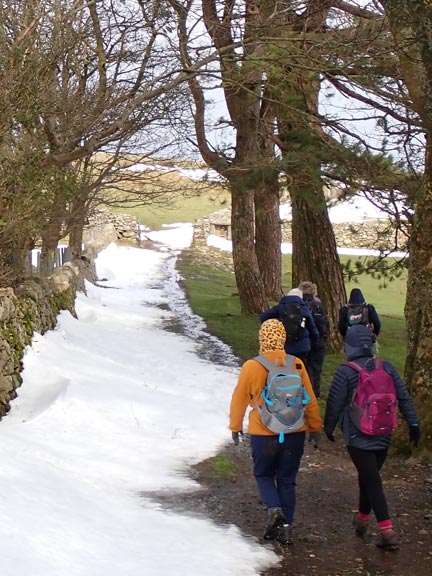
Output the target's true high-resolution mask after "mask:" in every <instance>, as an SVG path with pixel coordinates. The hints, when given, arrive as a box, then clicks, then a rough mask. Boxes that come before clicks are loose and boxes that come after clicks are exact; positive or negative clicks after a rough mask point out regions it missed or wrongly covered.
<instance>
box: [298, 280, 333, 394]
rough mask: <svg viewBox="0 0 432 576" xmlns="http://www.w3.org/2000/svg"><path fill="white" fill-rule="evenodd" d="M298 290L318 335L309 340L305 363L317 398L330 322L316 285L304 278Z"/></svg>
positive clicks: (319, 392)
mask: <svg viewBox="0 0 432 576" xmlns="http://www.w3.org/2000/svg"><path fill="white" fill-rule="evenodd" d="M299 290H301V291H302V293H303V300H304V302H306V305H307V306H308V308H309V310H310V311H311V313H312V317H313V319H314V321H315V325H316V327H317V330H318V335H319V338H318V340H316V341H311V349H310V352H309V356H308V364H307V369H308V373H309V377H310V379H311V382H312V386H313V389H314V392H315V396H316V397H317V398H319V397H320V395H321V372H322V368H323V364H324V358H325V350H326V340H327V338H328V335H329V332H330V324H329V321H328V317H327V312H326V310H325V307H324V304H323V303H322V302H321V300H320V299H319V298H318V289H317V285H316V284H314V283H313V282H310V281H309V280H305V281H303V282H301V283H300V284H299Z"/></svg>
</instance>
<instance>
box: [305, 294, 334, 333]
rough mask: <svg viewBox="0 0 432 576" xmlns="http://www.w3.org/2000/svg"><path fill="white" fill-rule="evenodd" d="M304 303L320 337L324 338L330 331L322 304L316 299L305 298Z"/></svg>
mask: <svg viewBox="0 0 432 576" xmlns="http://www.w3.org/2000/svg"><path fill="white" fill-rule="evenodd" d="M306 304H307V305H308V307H309V310H310V311H311V314H312V318H313V319H314V321H315V326H316V327H317V330H318V333H319V335H320V338H325V337H326V336H328V334H329V332H330V323H329V320H328V317H327V314H326V311H325V310H324V306H323V305H322V304H321V302H318V301H317V300H312V299H311V300H306Z"/></svg>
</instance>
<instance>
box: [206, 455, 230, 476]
mask: <svg viewBox="0 0 432 576" xmlns="http://www.w3.org/2000/svg"><path fill="white" fill-rule="evenodd" d="M206 463H207V464H208V466H209V468H210V472H211V475H212V476H213V477H214V478H215V479H220V480H223V479H226V478H228V479H232V478H235V476H236V474H237V463H236V462H235V461H234V460H233V459H231V458H228V457H227V456H224V455H218V456H215V457H214V458H209V459H208V460H206Z"/></svg>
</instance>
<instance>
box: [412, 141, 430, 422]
mask: <svg viewBox="0 0 432 576" xmlns="http://www.w3.org/2000/svg"><path fill="white" fill-rule="evenodd" d="M430 138H432V133H431V134H430V137H429V141H431V140H430ZM431 230H432V150H431V147H430V146H429V147H428V150H427V155H426V168H425V186H424V194H422V195H421V197H419V198H418V203H417V207H416V211H415V215H414V218H413V227H412V232H411V236H410V243H409V254H410V265H409V270H408V285H407V297H406V302H405V318H406V323H407V337H408V338H407V358H406V364H405V379H406V382H407V384H408V387H409V388H410V390H411V392H412V394H413V395H415V396H418V397H419V398H420V399H421V400H422V403H423V401H426V400H427V404H426V406H427V413H428V414H429V420H430V421H431V425H432V418H431V416H430V414H431V412H430V402H431V397H432V337H431V334H432V320H431V319H432V300H431V297H430V292H431V283H432V277H431V270H432V234H431V232H430V231H431Z"/></svg>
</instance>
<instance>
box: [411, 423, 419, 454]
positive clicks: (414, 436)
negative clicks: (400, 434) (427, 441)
mask: <svg viewBox="0 0 432 576" xmlns="http://www.w3.org/2000/svg"><path fill="white" fill-rule="evenodd" d="M409 439H410V442H412V443H413V444H414V448H417V446H418V445H419V442H420V426H418V425H417V426H410V427H409Z"/></svg>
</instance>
